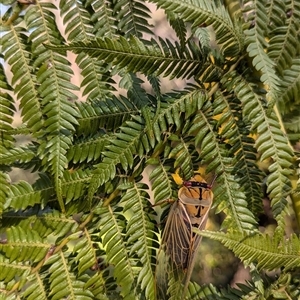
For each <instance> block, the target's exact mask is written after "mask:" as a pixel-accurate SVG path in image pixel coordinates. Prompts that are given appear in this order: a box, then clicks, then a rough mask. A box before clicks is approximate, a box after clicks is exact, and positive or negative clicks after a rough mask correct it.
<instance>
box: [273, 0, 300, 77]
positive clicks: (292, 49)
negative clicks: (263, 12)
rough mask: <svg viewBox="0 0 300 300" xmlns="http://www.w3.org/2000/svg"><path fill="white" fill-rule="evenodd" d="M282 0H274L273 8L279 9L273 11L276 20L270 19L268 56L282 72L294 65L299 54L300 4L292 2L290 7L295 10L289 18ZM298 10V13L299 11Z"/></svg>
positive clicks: (278, 70)
mask: <svg viewBox="0 0 300 300" xmlns="http://www.w3.org/2000/svg"><path fill="white" fill-rule="evenodd" d="M282 4H284V2H282V1H279V0H277V1H274V3H273V5H272V8H274V9H278V10H279V11H277V12H276V13H274V11H272V14H271V16H272V17H273V16H276V17H277V18H276V20H272V18H271V20H270V22H271V24H272V27H273V28H272V31H271V32H270V33H269V36H270V40H269V47H268V50H267V51H268V52H267V53H268V56H269V57H270V58H271V59H272V61H273V62H274V63H275V66H276V71H277V72H278V73H279V74H282V71H283V70H286V69H288V68H289V67H290V66H292V62H293V59H294V58H296V55H297V47H298V45H299V39H298V38H297V32H298V30H299V17H300V4H299V3H297V1H295V2H292V3H291V7H290V9H291V10H292V11H293V12H295V13H293V14H292V15H291V16H290V17H289V18H287V14H286V9H287V7H286V6H285V5H282ZM297 12H298V13H297Z"/></svg>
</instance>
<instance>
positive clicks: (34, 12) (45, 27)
mask: <svg viewBox="0 0 300 300" xmlns="http://www.w3.org/2000/svg"><path fill="white" fill-rule="evenodd" d="M53 8H54V9H55V6H53V5H52V4H49V3H39V5H35V6H32V7H30V9H29V10H28V11H27V13H26V15H25V21H26V23H27V26H28V28H29V29H30V30H31V32H30V36H29V38H30V40H31V41H32V49H33V54H34V55H37V54H38V56H36V57H35V61H34V65H35V68H37V69H38V72H37V81H38V83H39V87H38V92H39V94H40V96H41V97H42V98H43V100H42V102H41V105H42V106H43V110H42V111H43V114H44V116H45V118H46V120H45V122H44V124H43V126H44V130H43V132H44V134H47V135H48V139H47V140H48V141H47V142H46V143H42V144H41V146H40V148H39V156H40V158H41V159H42V163H43V165H46V166H47V167H48V168H49V170H50V171H51V173H52V174H53V175H54V182H55V188H56V192H57V196H58V201H59V204H60V206H61V208H62V209H63V210H64V204H63V199H62V195H61V177H62V174H63V171H64V169H65V168H66V167H67V158H66V152H67V149H68V148H69V147H70V145H71V144H72V133H73V132H75V127H74V126H75V125H77V124H78V122H77V118H78V117H79V114H78V111H77V110H76V109H75V106H74V104H72V102H71V101H70V100H73V99H75V98H76V97H75V95H74V94H73V93H72V91H73V90H76V89H77V87H76V86H75V85H73V84H72V83H71V75H72V74H73V71H72V69H71V67H70V62H69V61H68V60H67V59H66V55H62V54H58V53H52V52H51V51H49V50H47V49H46V48H45V47H44V45H43V44H44V43H45V44H46V43H51V44H56V45H57V44H60V43H61V42H62V41H63V38H62V37H61V36H60V35H59V34H57V32H59V30H58V28H57V25H56V22H55V16H54V14H53V12H52V9H53ZM45 32H46V33H47V34H44V33H45ZM42 33H43V34H42ZM50 136H51V138H50Z"/></svg>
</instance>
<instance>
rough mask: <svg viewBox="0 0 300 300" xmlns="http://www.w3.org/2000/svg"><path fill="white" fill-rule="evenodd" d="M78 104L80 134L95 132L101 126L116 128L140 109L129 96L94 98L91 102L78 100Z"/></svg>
mask: <svg viewBox="0 0 300 300" xmlns="http://www.w3.org/2000/svg"><path fill="white" fill-rule="evenodd" d="M76 106H77V108H78V110H79V112H80V115H81V118H80V119H79V120H78V122H79V126H78V128H77V133H78V135H81V134H85V132H86V131H87V133H88V134H89V135H90V134H95V133H96V132H99V130H100V129H101V128H103V129H105V130H115V129H117V128H118V127H119V126H121V125H122V124H123V122H125V121H126V120H128V119H129V118H130V115H133V114H137V113H138V112H139V109H138V108H137V107H136V106H135V105H134V103H132V102H131V101H129V100H128V99H127V98H125V97H123V96H120V98H116V97H112V98H108V99H106V100H94V101H92V102H91V103H86V102H77V103H76Z"/></svg>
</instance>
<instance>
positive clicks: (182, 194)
mask: <svg viewBox="0 0 300 300" xmlns="http://www.w3.org/2000/svg"><path fill="white" fill-rule="evenodd" d="M211 188H212V184H208V183H206V182H205V181H204V179H203V178H202V177H201V176H200V175H196V176H195V177H194V178H192V179H191V180H190V181H184V182H183V186H182V187H181V188H180V189H179V191H178V199H177V200H176V201H175V202H174V203H173V204H172V206H171V209H170V212H169V214H168V217H167V221H166V225H165V228H164V231H163V235H162V241H161V249H160V251H159V256H158V266H157V271H156V282H157V293H158V299H184V295H185V293H186V290H187V287H188V284H189V281H190V277H191V273H192V270H193V266H194V258H195V254H196V252H197V249H198V247H199V244H200V242H201V236H200V235H197V234H195V233H194V232H193V227H195V228H198V229H200V230H202V229H204V228H205V225H206V222H207V218H208V213H209V210H210V207H211V204H212V200H213V193H212V191H211Z"/></svg>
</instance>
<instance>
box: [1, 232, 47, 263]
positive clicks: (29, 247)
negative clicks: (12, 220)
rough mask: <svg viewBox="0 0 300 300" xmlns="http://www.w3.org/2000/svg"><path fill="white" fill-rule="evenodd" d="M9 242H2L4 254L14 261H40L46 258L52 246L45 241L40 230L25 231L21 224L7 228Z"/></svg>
mask: <svg viewBox="0 0 300 300" xmlns="http://www.w3.org/2000/svg"><path fill="white" fill-rule="evenodd" d="M6 235H7V242H6V243H3V244H2V243H1V244H0V249H1V252H2V253H3V254H2V255H5V257H7V258H9V260H10V261H11V262H13V261H18V262H21V261H32V262H38V261H40V260H41V259H43V258H44V256H45V255H46V253H47V251H48V250H49V248H50V245H49V243H48V242H46V241H44V240H43V239H42V238H41V237H40V235H39V233H38V231H36V230H33V229H32V230H28V231H25V230H24V229H23V228H21V227H20V226H18V227H12V226H11V227H10V228H8V229H7V230H6Z"/></svg>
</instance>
